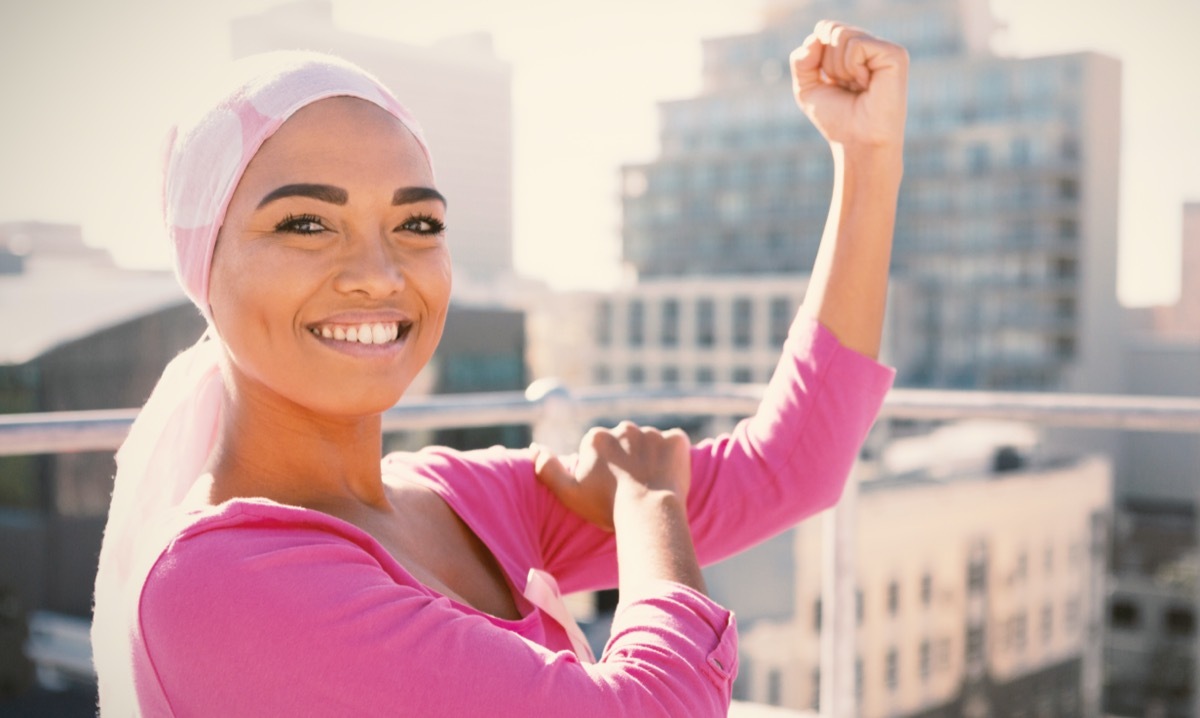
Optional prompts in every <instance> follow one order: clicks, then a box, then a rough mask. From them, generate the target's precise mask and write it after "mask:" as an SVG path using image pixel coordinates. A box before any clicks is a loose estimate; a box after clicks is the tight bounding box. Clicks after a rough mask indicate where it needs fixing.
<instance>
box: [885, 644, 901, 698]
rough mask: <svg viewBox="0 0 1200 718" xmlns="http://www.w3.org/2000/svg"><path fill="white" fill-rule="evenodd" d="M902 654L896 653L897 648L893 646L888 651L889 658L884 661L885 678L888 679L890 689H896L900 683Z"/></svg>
mask: <svg viewBox="0 0 1200 718" xmlns="http://www.w3.org/2000/svg"><path fill="white" fill-rule="evenodd" d="M899 664H900V656H899V654H897V653H896V649H895V648H892V649H890V650H889V651H888V652H887V658H886V661H885V663H884V680H886V681H887V687H888V690H890V691H894V690H896V688H897V686H899V684H900V665H899Z"/></svg>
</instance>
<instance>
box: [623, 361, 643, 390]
mask: <svg viewBox="0 0 1200 718" xmlns="http://www.w3.org/2000/svg"><path fill="white" fill-rule="evenodd" d="M625 377H626V379H627V380H628V381H629V383H630V384H632V385H634V386H639V385H641V384H644V383H645V382H646V370H645V369H643V368H642V367H641V366H640V365H637V364H634V365H633V366H631V367H629V368H628V369H626V370H625Z"/></svg>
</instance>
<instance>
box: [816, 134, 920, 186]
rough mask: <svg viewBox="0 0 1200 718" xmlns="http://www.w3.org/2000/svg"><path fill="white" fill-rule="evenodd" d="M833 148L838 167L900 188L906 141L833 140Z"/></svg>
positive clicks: (847, 172) (848, 172) (835, 165)
mask: <svg viewBox="0 0 1200 718" xmlns="http://www.w3.org/2000/svg"><path fill="white" fill-rule="evenodd" d="M829 149H830V151H831V152H832V153H833V166H834V168H835V170H837V171H840V172H841V173H843V174H847V175H849V174H853V175H854V176H862V177H866V178H869V179H871V180H872V181H876V182H889V183H894V184H895V185H896V186H897V188H898V187H899V185H900V179H901V176H902V175H903V174H904V145H903V143H894V142H889V143H883V144H874V143H866V142H831V143H830V145H829Z"/></svg>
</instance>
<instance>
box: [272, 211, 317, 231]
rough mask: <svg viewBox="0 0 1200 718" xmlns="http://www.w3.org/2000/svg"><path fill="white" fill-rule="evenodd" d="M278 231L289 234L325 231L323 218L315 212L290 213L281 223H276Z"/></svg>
mask: <svg viewBox="0 0 1200 718" xmlns="http://www.w3.org/2000/svg"><path fill="white" fill-rule="evenodd" d="M275 231H276V232H286V233H288V234H303V235H312V234H320V233H321V232H324V231H325V225H323V224H321V218H320V217H318V216H316V215H313V214H289V215H288V216H286V217H284V218H283V220H282V221H280V222H279V224H277V225H275Z"/></svg>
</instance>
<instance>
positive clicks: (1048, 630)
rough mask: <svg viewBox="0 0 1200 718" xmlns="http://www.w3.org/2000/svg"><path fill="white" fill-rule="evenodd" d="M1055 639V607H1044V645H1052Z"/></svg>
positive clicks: (1048, 605)
mask: <svg viewBox="0 0 1200 718" xmlns="http://www.w3.org/2000/svg"><path fill="white" fill-rule="evenodd" d="M1053 638H1054V606H1051V605H1050V604H1046V605H1045V606H1042V643H1050V641H1051V640H1052V639H1053Z"/></svg>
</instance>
